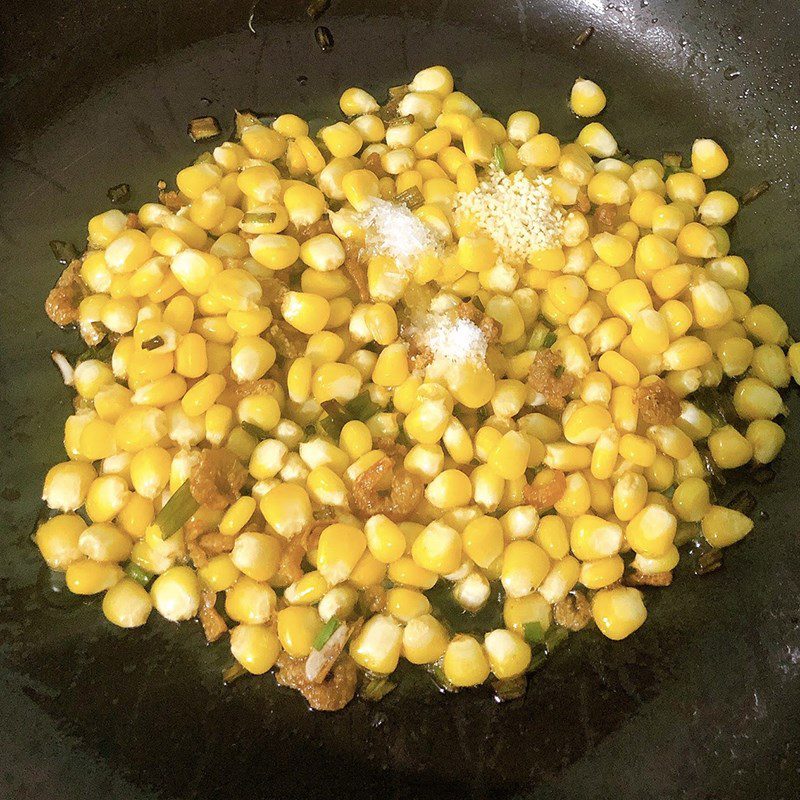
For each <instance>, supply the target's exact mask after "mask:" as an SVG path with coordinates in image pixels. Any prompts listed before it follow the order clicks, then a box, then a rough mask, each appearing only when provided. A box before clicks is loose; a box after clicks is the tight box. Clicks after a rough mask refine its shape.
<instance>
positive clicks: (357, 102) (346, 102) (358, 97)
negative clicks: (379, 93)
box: [339, 86, 379, 117]
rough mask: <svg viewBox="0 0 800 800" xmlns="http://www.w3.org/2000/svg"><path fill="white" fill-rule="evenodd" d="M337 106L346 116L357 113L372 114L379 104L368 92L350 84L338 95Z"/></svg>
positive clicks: (352, 115)
mask: <svg viewBox="0 0 800 800" xmlns="http://www.w3.org/2000/svg"><path fill="white" fill-rule="evenodd" d="M339 108H341V109H342V113H343V114H344V115H345V116H346V117H354V116H356V115H357V114H374V113H375V112H376V111H377V110H378V108H379V106H378V103H377V101H376V100H375V98H374V97H373V96H372V95H371V94H370V93H369V92H366V91H364V89H359V88H358V87H357V86H352V87H350V88H349V89H345V90H344V91H343V92H342V94H341V96H340V97H339Z"/></svg>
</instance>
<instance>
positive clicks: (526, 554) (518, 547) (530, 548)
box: [500, 539, 550, 597]
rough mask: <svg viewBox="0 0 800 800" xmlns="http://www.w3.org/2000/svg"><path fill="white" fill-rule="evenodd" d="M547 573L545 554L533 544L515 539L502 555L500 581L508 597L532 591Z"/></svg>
mask: <svg viewBox="0 0 800 800" xmlns="http://www.w3.org/2000/svg"><path fill="white" fill-rule="evenodd" d="M549 571H550V559H549V557H548V555H547V553H546V552H545V551H544V550H543V549H542V548H541V547H539V545H537V544H535V543H534V542H531V541H528V540H525V539H517V540H515V541H512V542H510V543H509V544H508V546H507V547H506V549H505V552H504V553H503V564H502V570H501V574H500V580H501V582H502V584H503V588H504V589H505V591H506V594H507V595H508V596H509V597H522V596H523V595H527V594H530V593H531V592H532V591H534V590H535V589H536V588H537V587H538V586H539V584H540V583H541V582H542V581H543V580H544V578H545V576H546V575H547V573H548V572H549Z"/></svg>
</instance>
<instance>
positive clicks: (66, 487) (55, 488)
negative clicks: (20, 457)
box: [42, 461, 97, 511]
mask: <svg viewBox="0 0 800 800" xmlns="http://www.w3.org/2000/svg"><path fill="white" fill-rule="evenodd" d="M96 477H97V472H95V469H94V467H93V466H92V465H91V464H87V463H85V462H77V461H67V462H65V463H63V464H56V465H55V466H53V467H51V468H50V470H49V471H48V473H47V475H46V477H45V479H44V488H43V490H42V499H43V500H44V501H45V503H47V505H48V507H49V508H54V509H58V510H59V511H77V509H79V508H80V507H81V506H82V505H83V504H84V502H85V501H86V496H87V494H88V493H89V488H90V487H91V485H92V482H93V481H94V480H95V478H96Z"/></svg>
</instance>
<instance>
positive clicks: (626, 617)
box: [592, 586, 647, 641]
mask: <svg viewBox="0 0 800 800" xmlns="http://www.w3.org/2000/svg"><path fill="white" fill-rule="evenodd" d="M592 616H593V617H594V621H595V622H596V623H597V627H598V628H599V629H600V632H601V633H602V634H603V635H604V636H607V637H608V638H609V639H613V640H614V641H619V640H620V639H624V638H626V637H627V636H630V635H631V634H632V633H633V632H634V631H636V630H638V629H639V628H640V627H641V626H642V625H643V624H644V621H645V619H647V609H646V608H645V607H644V602H643V601H642V593H641V592H640V591H639V590H638V589H634V588H632V587H626V586H620V587H616V588H613V589H601V590H600V591H599V592H598V593H597V594H596V595H595V596H594V597H593V598H592Z"/></svg>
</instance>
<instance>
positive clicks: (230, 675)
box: [222, 661, 247, 686]
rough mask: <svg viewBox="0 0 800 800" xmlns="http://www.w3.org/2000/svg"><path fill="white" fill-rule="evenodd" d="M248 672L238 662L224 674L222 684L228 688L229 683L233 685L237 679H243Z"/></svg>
mask: <svg viewBox="0 0 800 800" xmlns="http://www.w3.org/2000/svg"><path fill="white" fill-rule="evenodd" d="M246 672H247V670H245V668H244V667H243V666H242V665H241V664H240V663H239V662H238V661H237V662H236V663H235V664H234V665H233V666H231V667H228V669H226V670H225V672H223V673H222V682H223V683H224V684H225V686H227V685H228V684H229V683H233V682H234V681H235V680H236V679H237V678H241V677H242V675H244V674H245V673H246Z"/></svg>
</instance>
